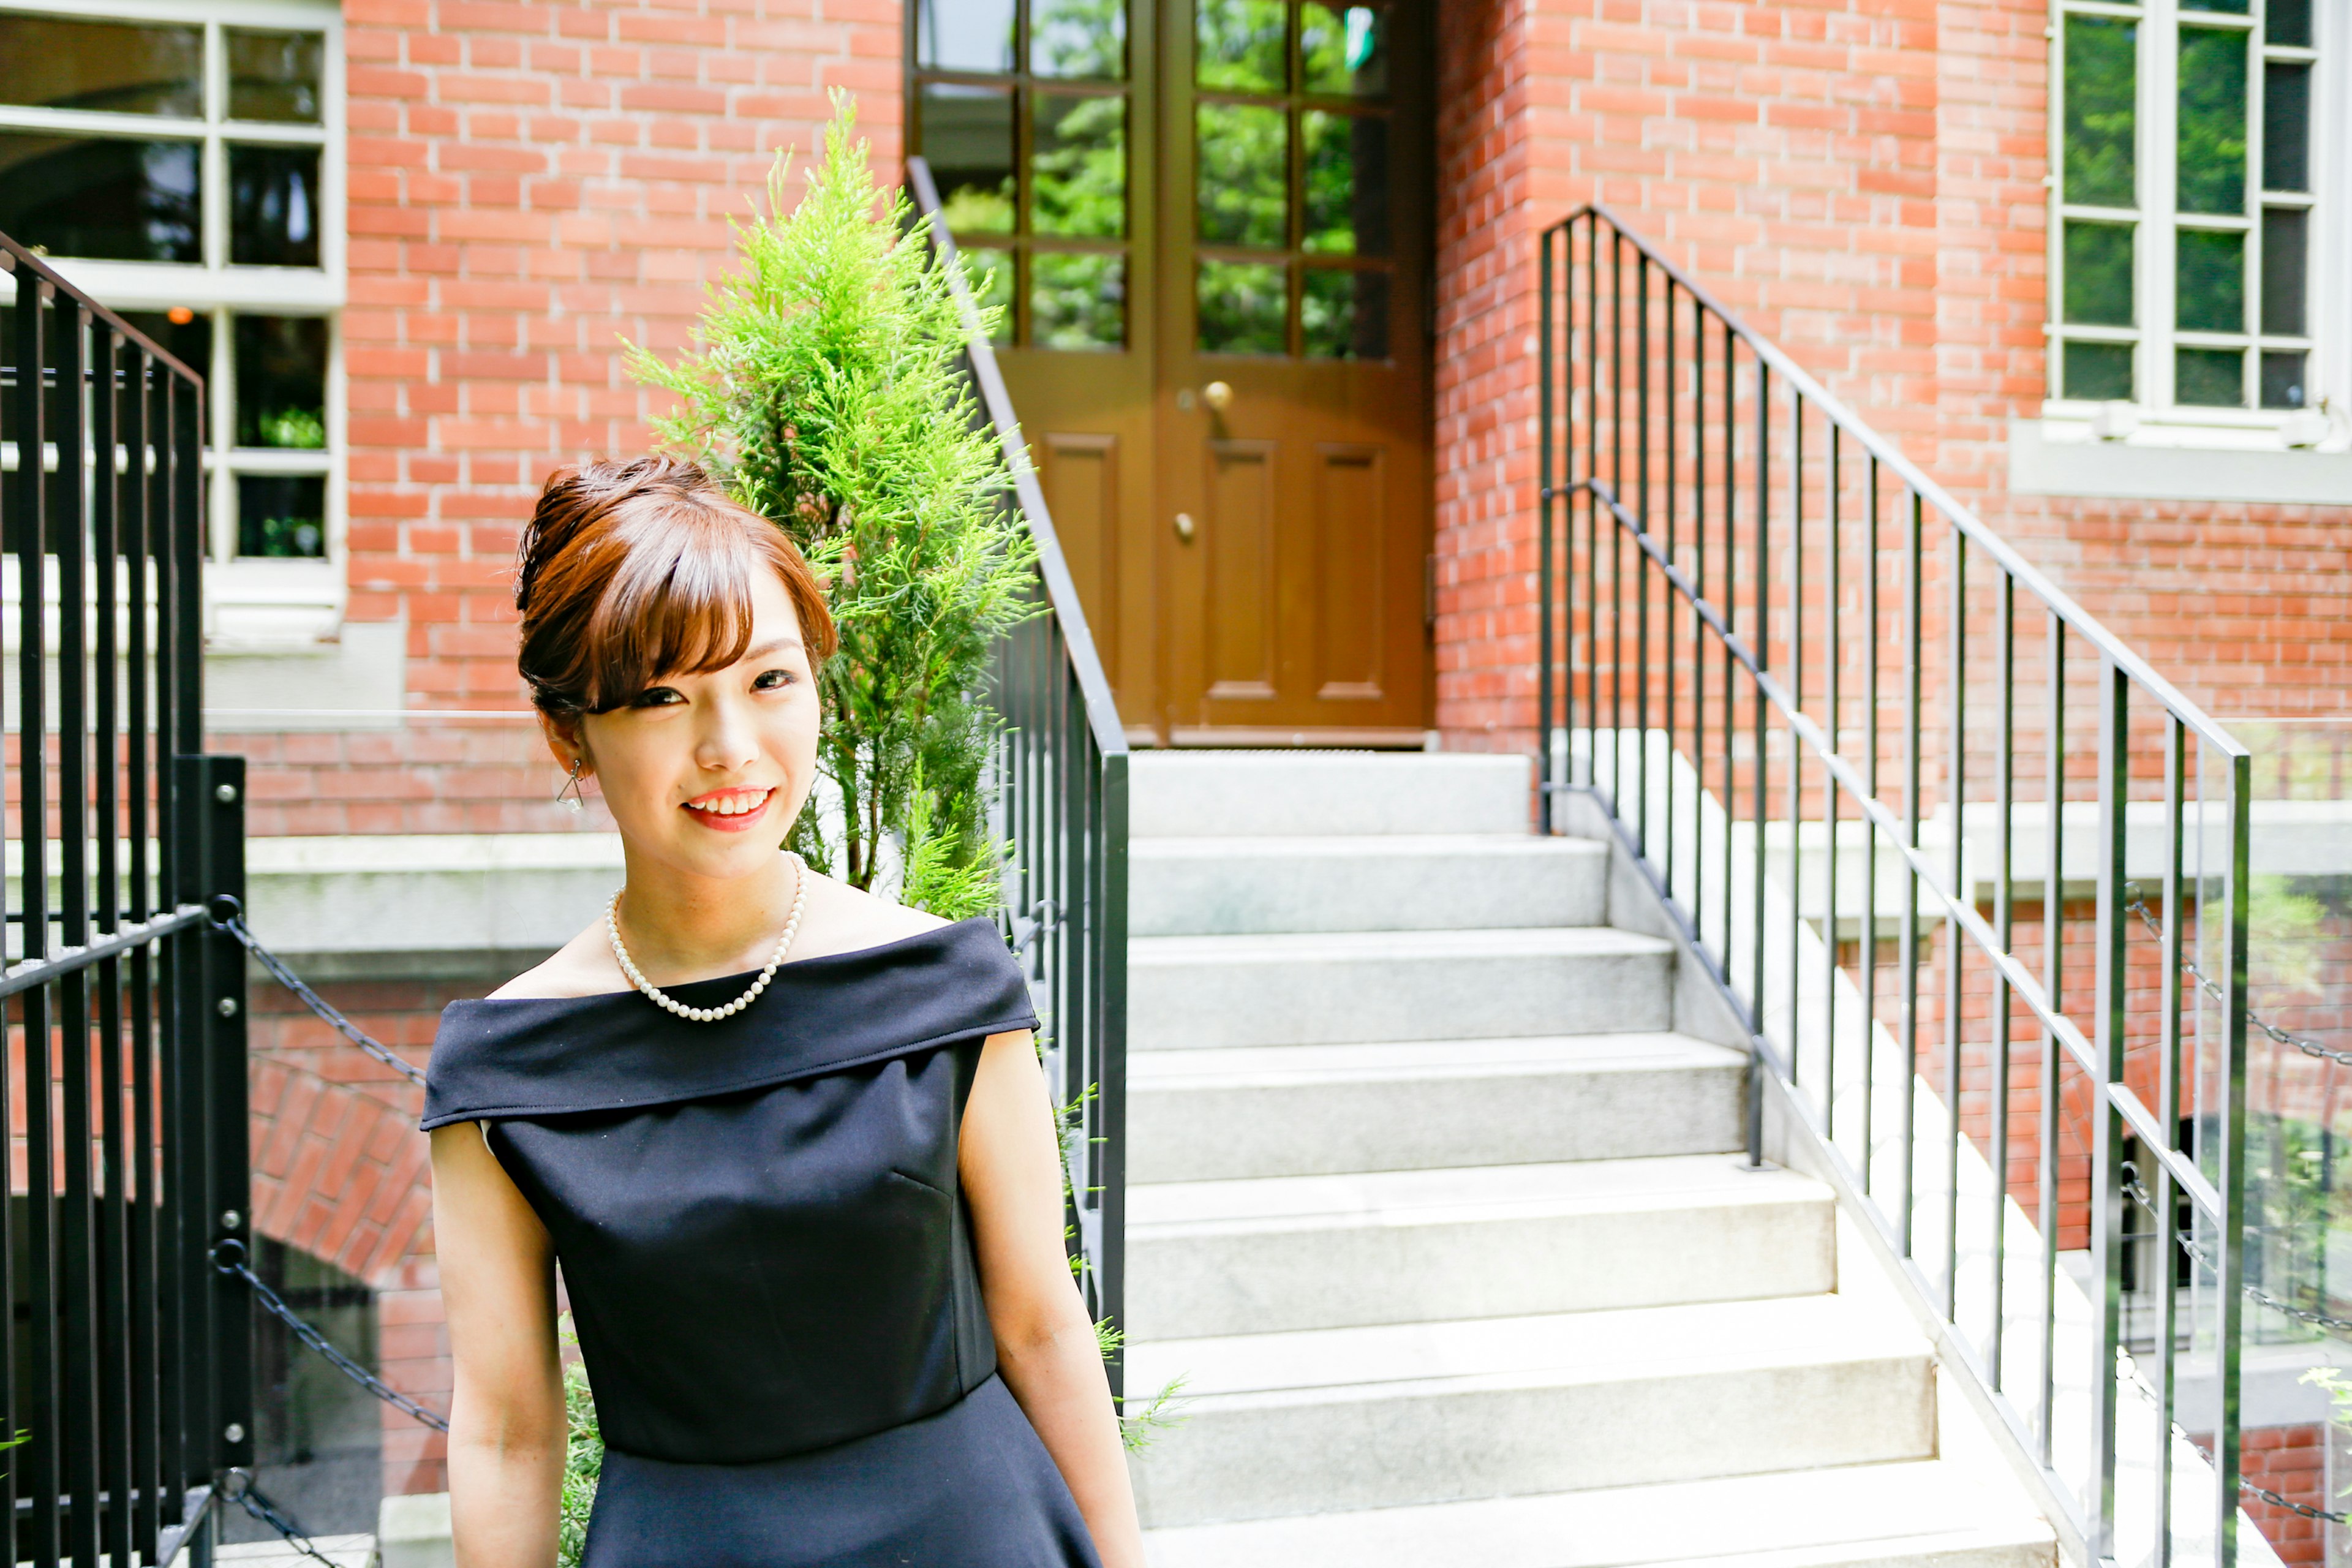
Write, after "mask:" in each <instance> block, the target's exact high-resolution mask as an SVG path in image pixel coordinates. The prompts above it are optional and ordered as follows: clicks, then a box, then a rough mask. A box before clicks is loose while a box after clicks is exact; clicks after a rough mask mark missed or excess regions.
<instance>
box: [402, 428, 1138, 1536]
mask: <svg viewBox="0 0 2352 1568" xmlns="http://www.w3.org/2000/svg"><path fill="white" fill-rule="evenodd" d="M515 600H516V605H517V606H518V608H519V609H520V614H521V655H520V667H521V670H522V674H523V678H524V679H525V680H527V681H528V682H529V683H530V689H531V693H532V699H533V700H534V701H535V702H536V704H537V705H538V708H539V710H540V713H541V722H542V724H543V725H544V727H545V729H546V732H547V740H548V744H549V745H550V747H551V748H552V749H553V751H554V752H555V756H556V760H557V762H558V763H561V764H562V767H563V769H564V772H565V773H566V775H567V780H568V783H567V786H566V787H567V789H570V790H576V789H577V788H578V787H579V783H580V781H582V780H584V779H589V778H593V779H594V780H596V781H597V783H598V784H599V785H600V787H601V788H602V790H603V792H604V798H605V802H606V804H607V805H609V806H610V807H611V809H612V813H613V819H614V822H615V823H616V824H618V826H619V827H620V830H621V842H622V848H623V852H624V859H625V866H626V880H625V883H624V885H623V887H622V889H621V890H620V891H619V892H618V893H616V894H615V895H614V901H613V904H612V905H611V907H610V908H609V909H608V910H606V911H605V915H604V918H602V919H599V920H598V921H595V922H594V923H593V924H592V925H591V926H589V928H588V929H587V930H585V931H582V932H581V933H580V934H579V935H578V936H577V937H575V938H573V939H572V941H571V942H569V943H567V944H566V945H565V946H564V947H563V949H562V951H561V952H557V953H556V954H555V956H554V957H552V958H551V959H549V960H548V961H547V962H546V963H542V964H541V965H540V966H539V967H538V968H536V969H533V970H531V971H530V972H529V973H525V974H522V975H520V976H518V977H517V978H516V979H514V980H513V981H510V982H509V983H508V984H506V985H504V986H503V987H501V988H500V989H499V991H497V992H496V993H495V994H492V995H491V996H490V997H489V998H488V1000H485V1001H480V1002H458V1003H455V1004H453V1005H451V1006H450V1007H449V1008H448V1009H447V1011H446V1012H445V1013H444V1014H443V1015H442V1021H441V1030H440V1035H439V1037H438V1038H437V1039H436V1042H435V1045H434V1050H433V1061H432V1068H431V1071H430V1074H429V1075H428V1077H427V1079H426V1084H425V1118H424V1125H425V1127H426V1128H428V1129H430V1130H431V1131H432V1138H433V1174H434V1226H435V1232H436V1245H437V1249H438V1252H439V1257H440V1269H441V1289H442V1295H443V1299H444V1301H445V1302H446V1310H447V1312H448V1324H449V1343H450V1350H451V1353H452V1355H453V1357H454V1358H455V1361H456V1369H457V1386H456V1394H455V1396H454V1399H453V1402H452V1405H451V1409H450V1429H449V1491H450V1507H451V1514H452V1519H453V1523H454V1525H455V1530H456V1545H457V1563H458V1564H459V1568H549V1565H550V1564H551V1563H554V1561H555V1556H556V1503H557V1493H558V1487H559V1484H560V1480H561V1477H562V1464H563V1452H564V1435H565V1426H564V1413H563V1395H562V1377H561V1373H560V1371H559V1368H558V1363H557V1347H556V1329H555V1318H556V1305H555V1280H554V1274H555V1268H556V1265H557V1264H558V1263H559V1262H561V1264H562V1268H563V1275H564V1283H565V1287H566V1289H567V1291H568V1293H569V1297H570V1304H571V1307H572V1314H573V1318H574V1321H575V1322H576V1324H577V1327H578V1331H579V1336H580V1349H581V1353H582V1355H583V1358H584V1360H585V1362H586V1363H587V1370H588V1375H589V1380H590V1383H591V1385H592V1386H593V1389H594V1391H595V1394H596V1405H597V1415H598V1417H599V1423H600V1425H601V1426H602V1428H603V1431H604V1440H605V1444H606V1448H605V1456H604V1471H603V1475H602V1478H601V1480H600V1482H599V1486H598V1490H597V1497H596V1506H595V1511H594V1513H593V1515H592V1517H591V1520H590V1525H589V1531H588V1540H587V1547H586V1552H585V1561H586V1563H588V1564H589V1565H590V1568H673V1565H674V1568H796V1565H800V1564H809V1565H815V1564H820V1563H822V1564H826V1565H828V1568H843V1565H863V1564H877V1565H879V1564H885V1563H887V1564H891V1565H893V1568H896V1565H897V1564H900V1563H931V1564H940V1565H952V1568H966V1565H969V1568H996V1565H998V1564H1004V1565H1008V1568H1009V1565H1011V1564H1016V1563H1017V1564H1022V1565H1024V1568H1028V1565H1032V1564H1044V1565H1053V1568H1062V1565H1078V1564H1087V1565H1092V1564H1096V1563H1100V1564H1102V1565H1104V1568H1139V1565H1140V1564H1141V1563H1142V1561H1143V1556H1142V1544H1141V1538H1140V1536H1139V1531H1138V1529H1137V1525H1136V1519H1135V1506H1134V1500H1133V1498H1132V1496H1131V1494H1130V1492H1129V1486H1128V1478H1127V1469H1126V1465H1125V1460H1124V1458H1123V1454H1122V1449H1121V1445H1120V1441H1119V1434H1118V1420H1117V1417H1116V1416H1115V1415H1114V1414H1113V1412H1112V1407H1111V1402H1110V1395H1109V1389H1108V1383H1107V1381H1106V1379H1105V1377H1104V1375H1103V1367H1102V1360H1101V1356H1100V1354H1099V1352H1098V1351H1097V1346H1096V1342H1095V1334H1094V1328H1093V1325H1092V1324H1091V1323H1090V1322H1089V1321H1087V1312H1086V1309H1085V1305H1084V1303H1083V1301H1082V1300H1081V1298H1080V1296H1079V1294H1078V1291H1077V1290H1076V1288H1075V1286H1074V1284H1073V1281H1072V1279H1071V1276H1070V1270H1069V1267H1068V1264H1067V1262H1066V1258H1065V1256H1064V1253H1063V1244H1062V1198H1061V1163H1060V1152H1059V1147H1058V1142H1057V1140H1056V1137H1055V1129H1054V1126H1053V1119H1052V1114H1051V1111H1050V1109H1049V1105H1048V1096H1047V1093H1046V1089H1045V1081H1044V1077H1043V1074H1042V1073H1041V1072H1040V1070H1039V1068H1038V1064H1037V1058H1036V1052H1035V1048H1034V1045H1033V1043H1032V1039H1033V1037H1032V1034H1031V1031H1032V1029H1033V1028H1034V1026H1035V1025H1036V1022H1037V1020H1036V1016H1035V1015H1034V1013H1033V1012H1032V1011H1031V1010H1030V1005H1029V999H1028V994H1027V989H1026V986H1025V984H1024V981H1023V977H1022V974H1021V970H1020V966H1019V964H1018V963H1016V962H1015V961H1014V960H1013V958H1012V956H1011V955H1010V954H1009V953H1008V952H1006V951H1005V947H1004V943H1003V941H1002V939H1001V938H999V937H998V935H997V934H996V932H995V931H994V930H993V928H992V926H991V924H990V923H989V922H988V921H985V920H978V919H975V920H968V921H957V922H955V923H952V924H950V923H948V922H946V921H940V920H938V919H936V918H934V917H932V916H930V915H928V914H924V913H922V912H920V911H918V910H908V909H902V908H899V907H898V905H895V904H892V903H888V902H887V901H885V900H881V899H877V898H875V897H873V896H871V895H869V894H866V893H863V892H860V891H858V890H856V889H853V888H850V887H847V886H845V885H844V884H842V883H840V882H837V881H835V880H833V879H830V878H827V877H824V876H820V875H818V874H816V873H815V872H814V871H812V870H810V869H809V868H807V866H806V865H804V864H803V862H802V861H801V860H800V859H799V858H798V857H796V856H794V855H793V854H791V853H789V852H784V853H779V851H778V849H777V845H778V844H779V843H781V842H782V839H783V837H784V835H785V831H786V829H787V828H788V827H789V826H790V825H791V823H792V822H793V818H794V817H795V816H797V815H798V814H799V812H800V810H801V807H802V805H803V803H804V802H806V800H807V799H808V795H809V790H810V786H811V785H812V784H814V781H815V777H816V742H817V726H818V722H819V714H818V702H817V688H816V684H815V680H814V673H815V670H816V668H817V667H818V666H819V665H821V664H822V663H823V661H824V658H826V657H827V656H828V655H829V654H830V653H831V652H832V651H833V648H834V640H835V639H834V630H833V625H832V621H831V618H830V616H828V615H827V613H826V610H825V605H824V594H823V590H822V589H821V587H820V586H819V584H818V583H817V581H816V579H815V578H814V574H812V573H811V572H810V570H809V567H808V565H807V563H805V562H804V561H803V559H802V558H801V556H800V554H799V552H797V551H795V550H794V549H793V546H792V544H791V543H790V542H788V541H787V540H786V539H785V538H784V536H783V535H782V533H781V532H780V531H778V530H777V529H776V528H775V527H773V526H772V524H770V523H769V522H767V521H765V520H763V519H761V518H760V517H758V516H756V515H754V514H753V513H751V512H750V511H748V510H745V509H743V508H742V507H740V506H738V505H736V504H734V503H733V502H731V501H730V500H727V499H726V497H725V496H723V495H722V494H721V493H720V492H719V491H718V490H717V489H715V488H714V487H713V486H712V485H711V483H710V481H709V479H708V478H706V477H705V476H704V474H703V473H702V472H701V470H700V469H698V468H695V467H693V466H692V465H690V464H687V463H681V462H677V461H673V460H668V459H660V458H649V459H645V460H641V461H637V462H633V463H628V464H623V465H613V464H592V465H590V466H588V467H586V468H580V469H577V470H569V471H564V472H561V473H559V474H557V475H556V476H555V477H554V478H553V479H550V480H549V481H548V484H547V488H546V489H545V490H544V492H543V493H542V494H541V497H540V500H539V506H538V510H537V512H536V514H535V515H534V516H533V518H532V521H531V523H530V528H529V529H528V530H527V531H525V533H524V535H523V539H522V544H521V570H520V579H519V581H518V584H517V587H516V593H515Z"/></svg>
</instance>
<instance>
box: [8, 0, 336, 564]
mask: <svg viewBox="0 0 2352 1568" xmlns="http://www.w3.org/2000/svg"><path fill="white" fill-rule="evenodd" d="M340 26H341V23H340V19H339V16H338V13H337V11H336V10H335V9H334V8H333V7H331V6H323V5H306V4H300V3H299V0H215V3H212V4H205V3H202V0H164V3H161V4H157V3H153V0H111V3H110V0H74V3H73V4H72V5H70V7H68V6H66V5H55V4H50V3H49V0H0V232H5V233H6V234H8V235H9V236H10V237H13V238H15V239H16V240H18V241H19V242H20V243H23V244H26V245H27V246H30V247H35V248H36V249H37V250H39V251H41V252H42V253H44V254H46V255H47V256H48V257H49V258H52V259H53V260H55V261H56V263H57V264H58V267H59V268H60V269H61V270H63V271H65V272H66V273H67V275H68V277H71V278H73V279H75V281H76V282H77V283H79V284H81V285H82V286H84V287H87V288H89V289H90V291H91V292H92V293H93V294H95V295H96V296H97V297H98V298H99V299H100V300H102V301H103V302H105V303H106V304H108V305H110V306H111V307H113V308H114V309H116V310H119V311H120V312H121V314H122V315H123V316H125V318H126V319H128V320H129V321H131V324H132V325H133V326H135V327H138V328H139V329H140V330H142V331H144V332H146V333H147V334H148V335H149V336H150V337H152V338H153V339H154V340H155V341H156V342H158V343H160V344H162V345H163V347H164V348H165V349H167V350H169V351H170V352H171V353H173V354H175V355H176V356H178V357H179V358H180V359H182V360H183V361H184V362H185V363H187V364H189V365H190V366H191V367H193V368H194V369H195V370H197V371H199V372H201V373H202V374H204V375H205V387H206V392H207V399H206V404H207V409H206V417H207V424H208V428H207V430H206V432H205V434H206V437H207V442H206V447H207V450H206V454H205V467H206V470H207V473H208V476H209V482H210V484H211V486H212V491H211V495H210V498H209V500H210V503H211V504H210V508H209V515H210V517H211V519H212V538H211V541H210V543H211V551H212V554H213V555H214V557H215V559H216V560H218V561H220V562H222V563H225V564H226V563H234V562H237V561H245V560H268V561H280V562H282V561H289V560H292V561H302V560H310V561H315V562H318V563H320V567H321V568H322V569H323V568H324V566H325V564H326V562H327V560H328V558H329V557H330V556H331V554H335V553H339V549H338V544H339V542H338V540H337V538H336V535H337V534H338V533H339V531H340V530H339V529H338V527H337V526H336V524H337V521H338V520H339V513H340V506H339V504H338V502H339V495H338V490H339V485H338V480H339V478H340V469H341V445H342V441H341V436H342V430H341V426H342V417H341V406H340V405H341V398H340V396H339V395H338V389H339V384H340V380H341V377H340V374H339V372H340V366H339V365H338V363H337V359H338V344H337V341H336V339H337V333H336V311H337V307H338V306H339V305H340V304H341V294H342V288H341V269H342V268H341V263H342V255H341V249H342V247H341V223H340V214H341V168H340V163H341V118H342V117H341V41H340V38H341V35H340Z"/></svg>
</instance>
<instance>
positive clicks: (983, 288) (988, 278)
mask: <svg viewBox="0 0 2352 1568" xmlns="http://www.w3.org/2000/svg"><path fill="white" fill-rule="evenodd" d="M956 259H957V260H959V261H961V263H963V277H964V282H965V283H966V284H967V285H969V286H970V287H971V298H972V303H974V304H976V305H978V306H979V307H980V308H981V310H982V311H988V310H994V311H996V312H997V314H996V316H995V318H994V320H993V321H992V323H991V325H990V328H989V332H988V341H989V342H992V343H1009V342H1012V341H1013V253H1012V252H1011V251H1009V250H965V249H962V248H961V247H959V248H958V249H957V251H956Z"/></svg>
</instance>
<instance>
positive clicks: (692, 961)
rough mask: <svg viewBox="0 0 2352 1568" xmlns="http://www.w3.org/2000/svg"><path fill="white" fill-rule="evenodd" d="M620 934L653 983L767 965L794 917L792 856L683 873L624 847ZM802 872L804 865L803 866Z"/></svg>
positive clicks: (639, 967)
mask: <svg viewBox="0 0 2352 1568" xmlns="http://www.w3.org/2000/svg"><path fill="white" fill-rule="evenodd" d="M624 860H625V864H626V866H627V868H628V879H627V881H626V883H625V888H626V889H627V890H626V891H625V892H624V893H623V894H622V895H621V908H620V924H621V940H622V941H623V942H625V943H627V944H628V949H629V956H630V957H631V958H632V959H634V960H635V963H636V965H637V967H638V969H639V970H641V971H642V972H643V973H645V975H646V978H647V979H649V980H651V981H652V982H653V983H654V984H656V985H660V984H683V983H685V982H687V981H689V980H702V979H709V978H710V977H712V976H715V975H720V974H732V973H739V972H740V971H742V970H746V969H759V968H762V967H764V966H765V965H766V963H767V962H768V960H769V958H770V957H771V956H772V954H773V953H774V952H775V944H776V939H777V938H778V937H779V936H781V935H782V934H783V929H784V921H786V920H787V919H789V918H790V917H791V914H792V907H793V895H794V894H795V892H796V891H797V890H798V889H796V888H795V887H794V885H793V875H794V872H793V860H792V858H789V857H787V856H785V855H783V854H782V853H781V852H779V853H778V854H777V855H776V856H775V857H774V858H772V859H771V860H770V861H768V862H767V863H766V864H765V865H763V866H762V867H761V869H760V870H758V871H755V872H753V873H752V874H751V875H750V876H746V877H730V878H724V879H719V878H709V877H695V876H690V875H685V874H681V873H680V872H678V871H677V870H676V869H674V868H670V867H667V866H661V865H656V864H652V863H649V862H647V861H646V860H644V859H641V858H639V857H638V856H637V855H635V853H634V852H630V851H627V850H626V849H625V850H624ZM803 874H804V873H803Z"/></svg>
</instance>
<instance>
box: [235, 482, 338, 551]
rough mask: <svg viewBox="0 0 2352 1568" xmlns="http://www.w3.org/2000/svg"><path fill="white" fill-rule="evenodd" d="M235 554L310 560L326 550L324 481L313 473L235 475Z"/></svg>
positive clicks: (325, 496)
mask: <svg viewBox="0 0 2352 1568" xmlns="http://www.w3.org/2000/svg"><path fill="white" fill-rule="evenodd" d="M236 552H237V553H238V554H239V555H261V556H281V557H282V556H293V557H315V556H320V555H324V554H325V553H326V552H327V481H326V480H325V479H320V478H318V477H317V476H315V475H299V474H240V475H239V476H237V481H236Z"/></svg>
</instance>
